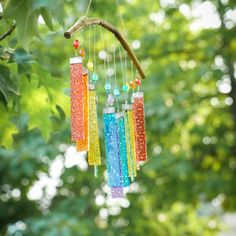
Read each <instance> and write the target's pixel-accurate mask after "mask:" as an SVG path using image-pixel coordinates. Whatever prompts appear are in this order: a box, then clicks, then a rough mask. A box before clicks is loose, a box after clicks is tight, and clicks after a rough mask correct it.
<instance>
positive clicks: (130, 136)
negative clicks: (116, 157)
mask: <svg viewBox="0 0 236 236" xmlns="http://www.w3.org/2000/svg"><path fill="white" fill-rule="evenodd" d="M124 114H125V115H124V118H125V133H126V135H125V136H126V148H127V160H128V172H129V176H130V177H131V178H134V177H135V176H136V175H137V171H136V157H135V146H134V125H133V117H132V115H133V111H125V113H124Z"/></svg>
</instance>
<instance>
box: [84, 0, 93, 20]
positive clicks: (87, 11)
mask: <svg viewBox="0 0 236 236" xmlns="http://www.w3.org/2000/svg"><path fill="white" fill-rule="evenodd" d="M91 3H92V0H90V1H89V4H88V7H87V10H86V14H85V18H87V16H88V13H89V9H90V6H91Z"/></svg>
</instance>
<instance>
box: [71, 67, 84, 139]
mask: <svg viewBox="0 0 236 236" xmlns="http://www.w3.org/2000/svg"><path fill="white" fill-rule="evenodd" d="M82 77H83V74H82V64H80V63H76V64H71V65H70V98H71V140H72V141H78V140H83V139H84V135H85V134H84V116H83V86H82V84H83V79H82Z"/></svg>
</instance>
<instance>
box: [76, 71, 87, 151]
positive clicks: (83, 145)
mask: <svg viewBox="0 0 236 236" xmlns="http://www.w3.org/2000/svg"><path fill="white" fill-rule="evenodd" d="M82 95H83V116H84V118H83V122H84V124H83V127H84V138H83V139H82V140H77V141H76V149H77V151H78V152H81V151H88V149H89V138H88V136H89V134H88V133H89V104H88V103H89V98H88V72H87V70H83V84H82Z"/></svg>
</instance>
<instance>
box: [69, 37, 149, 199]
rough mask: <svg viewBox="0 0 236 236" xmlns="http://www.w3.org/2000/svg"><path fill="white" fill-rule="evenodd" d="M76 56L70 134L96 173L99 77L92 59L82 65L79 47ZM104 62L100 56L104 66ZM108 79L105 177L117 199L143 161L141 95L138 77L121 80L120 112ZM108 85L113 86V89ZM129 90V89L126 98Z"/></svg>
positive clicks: (116, 93) (98, 162) (117, 93)
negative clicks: (97, 84) (121, 99)
mask: <svg viewBox="0 0 236 236" xmlns="http://www.w3.org/2000/svg"><path fill="white" fill-rule="evenodd" d="M74 48H75V50H77V49H78V48H79V42H78V40H75V41H74ZM79 55H80V56H77V53H76V55H75V57H73V58H72V59H71V60H70V61H71V91H72V93H71V114H72V119H71V132H72V135H71V137H72V141H74V142H76V144H77V151H87V152H88V163H89V165H92V166H94V168H95V169H94V170H95V175H96V176H97V166H99V165H101V163H102V160H101V156H100V143H99V138H98V121H97V105H96V101H97V99H96V96H97V95H96V92H95V85H96V82H97V80H98V79H99V76H98V74H97V72H96V71H95V67H96V61H92V60H91V59H88V61H87V64H86V66H83V65H84V64H85V63H83V61H84V57H85V51H84V49H83V48H82V49H80V51H79ZM105 63H106V62H105V59H104V66H105ZM122 70H123V69H122ZM83 71H85V72H86V74H84V73H83ZM105 73H106V71H105ZM115 73H116V72H115ZM88 77H90V78H88ZM106 77H107V76H106ZM112 79H113V78H112ZM110 80H111V78H109V80H108V79H107V78H106V81H105V86H104V88H105V92H106V95H107V101H106V105H105V107H104V109H103V125H104V139H105V153H106V166H107V179H108V186H109V187H110V188H111V196H112V197H113V198H120V197H122V196H123V194H124V188H125V187H129V186H130V184H131V182H133V181H134V180H135V177H136V176H137V170H139V169H140V162H143V161H146V160H147V152H146V132H145V117H144V98H143V92H140V91H139V89H140V85H141V80H140V79H139V78H136V79H133V80H131V81H130V82H129V83H128V82H126V81H125V83H124V81H123V86H122V87H121V91H122V95H124V97H125V102H124V104H123V105H122V110H121V111H120V110H119V106H118V98H119V96H120V90H119V87H118V86H117V83H116V82H115V83H114V82H110ZM112 85H115V86H114V89H113V88H112V87H113V86H112ZM112 89H113V90H112ZM74 91H75V92H74ZM129 91H132V93H131V94H132V95H130V97H129V94H130V93H129ZM115 102H116V103H115ZM115 104H116V105H115Z"/></svg>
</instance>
